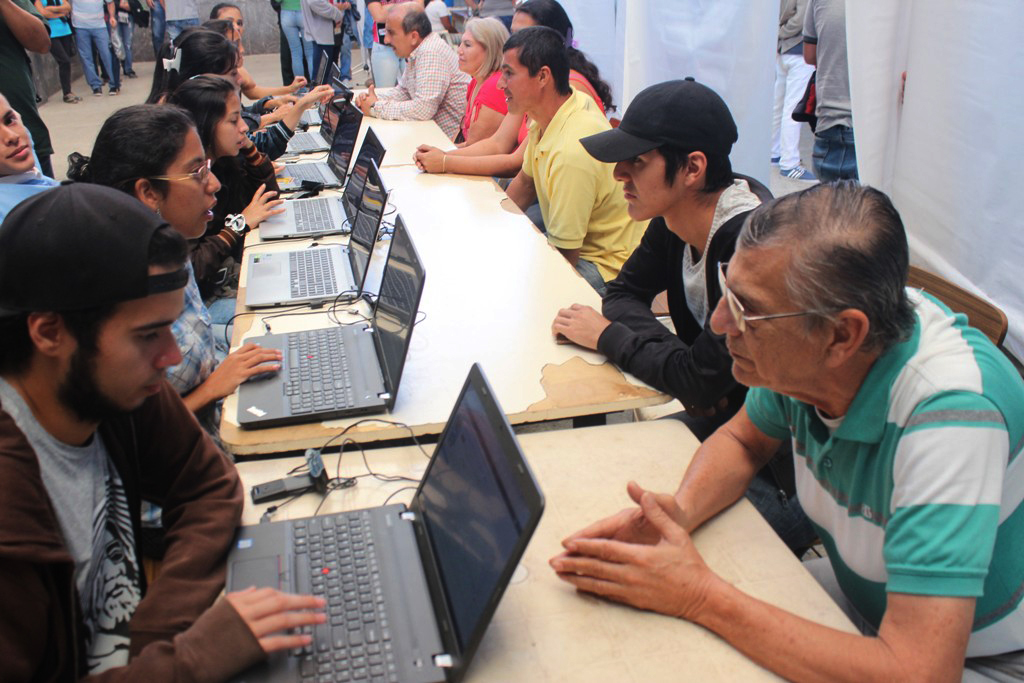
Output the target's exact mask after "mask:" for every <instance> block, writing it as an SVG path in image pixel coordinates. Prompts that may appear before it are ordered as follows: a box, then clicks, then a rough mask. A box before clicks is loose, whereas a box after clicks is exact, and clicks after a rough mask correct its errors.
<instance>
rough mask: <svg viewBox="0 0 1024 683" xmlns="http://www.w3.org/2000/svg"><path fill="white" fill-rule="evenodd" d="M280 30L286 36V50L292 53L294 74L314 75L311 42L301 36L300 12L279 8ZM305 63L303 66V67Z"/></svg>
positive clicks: (303, 29)
mask: <svg viewBox="0 0 1024 683" xmlns="http://www.w3.org/2000/svg"><path fill="white" fill-rule="evenodd" d="M281 30H282V31H284V35H285V37H287V38H288V51H289V52H291V55H292V71H293V72H294V73H295V75H296V76H305V77H306V78H311V77H313V76H316V69H314V68H313V59H314V57H313V43H311V42H309V41H307V40H306V39H305V38H304V37H303V33H304V32H305V28H304V27H303V24H302V12H300V11H298V10H294V9H283V10H281ZM303 64H305V68H303Z"/></svg>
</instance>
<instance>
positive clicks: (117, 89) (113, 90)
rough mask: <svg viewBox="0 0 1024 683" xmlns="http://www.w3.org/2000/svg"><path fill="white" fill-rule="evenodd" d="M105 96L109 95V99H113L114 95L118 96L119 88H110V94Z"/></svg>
mask: <svg viewBox="0 0 1024 683" xmlns="http://www.w3.org/2000/svg"><path fill="white" fill-rule="evenodd" d="M107 94H108V95H110V96H111V97H114V96H116V95H120V94H121V89H120V88H111V89H110V92H109V93H107Z"/></svg>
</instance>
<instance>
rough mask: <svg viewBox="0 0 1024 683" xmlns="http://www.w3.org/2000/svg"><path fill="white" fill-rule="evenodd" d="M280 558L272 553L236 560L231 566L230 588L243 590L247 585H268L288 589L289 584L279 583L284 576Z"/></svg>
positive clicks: (261, 586) (258, 586)
mask: <svg viewBox="0 0 1024 683" xmlns="http://www.w3.org/2000/svg"><path fill="white" fill-rule="evenodd" d="M282 559H283V558H282V557H281V556H279V555H274V556H272V557H261V558H257V559H253V560H245V561H243V562H236V563H235V564H234V565H233V566H232V567H231V586H230V590H235V591H238V590H244V589H246V588H248V587H249V586H256V587H257V588H263V587H265V586H269V587H271V588H278V589H283V590H289V586H283V585H281V580H282V578H284V576H283V575H284V572H283V571H282V570H281V567H282V566H283V564H284V563H283V562H282Z"/></svg>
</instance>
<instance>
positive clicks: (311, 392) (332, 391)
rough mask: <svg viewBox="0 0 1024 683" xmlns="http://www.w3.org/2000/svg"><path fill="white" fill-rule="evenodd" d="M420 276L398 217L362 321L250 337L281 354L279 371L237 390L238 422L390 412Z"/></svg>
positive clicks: (275, 422) (255, 424)
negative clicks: (373, 297) (373, 300)
mask: <svg viewBox="0 0 1024 683" xmlns="http://www.w3.org/2000/svg"><path fill="white" fill-rule="evenodd" d="M365 276H366V273H365V271H364V272H363V273H362V277H364V278H365ZM424 279H425V273H424V271H423V265H422V263H421V262H420V259H419V256H418V255H417V253H416V249H415V248H414V247H413V244H412V239H411V238H410V237H409V231H408V230H406V229H405V224H404V223H403V222H402V221H396V223H395V232H394V236H393V237H392V238H391V248H390V250H389V252H388V258H387V262H386V263H385V265H384V273H383V275H382V276H381V282H380V293H379V295H378V296H377V302H376V304H375V305H374V307H373V314H372V315H371V317H370V320H369V321H368V322H367V323H361V324H354V325H334V326H332V327H328V328H322V329H317V330H304V331H302V332H291V333H289V334H271V335H266V336H263V337H256V338H254V339H250V340H249V341H253V342H256V343H257V344H259V345H260V346H263V347H264V348H270V349H278V350H279V351H281V353H282V356H283V360H282V363H281V370H280V371H279V372H277V373H276V374H273V375H269V376H267V377H264V378H263V379H258V380H255V381H249V382H247V383H245V384H243V385H242V386H240V387H239V388H238V422H239V424H240V425H241V426H242V427H272V426H275V425H284V424H291V423H295V422H316V421H322V420H333V419H335V418H340V417H349V416H352V415H364V414H367V413H382V412H386V411H389V410H391V408H392V407H394V405H395V397H396V396H397V395H398V384H399V381H400V380H401V379H402V369H403V367H404V366H405V356H406V353H408V350H409V340H410V339H411V338H412V329H413V326H414V325H415V323H416V313H417V311H418V309H419V305H420V297H421V296H422V295H423V282H424Z"/></svg>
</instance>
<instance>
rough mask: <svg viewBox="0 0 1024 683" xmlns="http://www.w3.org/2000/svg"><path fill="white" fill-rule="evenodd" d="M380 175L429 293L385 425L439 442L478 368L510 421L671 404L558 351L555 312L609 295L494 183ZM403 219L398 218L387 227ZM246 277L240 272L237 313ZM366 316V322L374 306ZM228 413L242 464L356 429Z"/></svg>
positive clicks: (583, 355)
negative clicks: (240, 419) (275, 423)
mask: <svg viewBox="0 0 1024 683" xmlns="http://www.w3.org/2000/svg"><path fill="white" fill-rule="evenodd" d="M377 123H378V122H377V120H375V119H364V126H365V125H367V124H369V125H373V126H374V129H375V130H376V128H377ZM384 123H389V124H390V123H396V122H384ZM426 123H427V124H429V125H431V126H434V128H435V129H436V128H437V127H436V125H434V124H433V122H426ZM403 125H409V124H408V123H405V124H403ZM416 126H417V128H419V127H422V124H416ZM438 130H439V129H438ZM391 154H392V152H391V150H390V149H389V150H388V155H389V157H390V155H391ZM386 158H388V157H386ZM382 175H383V178H384V181H385V184H386V186H387V187H388V188H389V189H390V190H391V192H392V194H391V199H390V204H391V205H392V206H393V207H395V208H396V210H397V211H398V212H400V213H401V215H402V217H403V219H404V221H405V224H406V226H407V228H408V229H409V232H410V234H411V235H412V238H413V241H414V243H415V245H416V248H417V250H418V252H419V254H420V257H421V259H422V261H423V263H424V266H425V269H426V287H425V291H424V294H423V299H422V302H421V304H420V311H421V313H420V321H419V322H418V323H417V325H416V328H415V330H414V331H413V334H412V342H411V347H410V350H409V355H408V359H407V362H406V365H405V370H404V373H403V376H402V381H401V385H400V388H399V391H398V397H397V401H396V404H395V408H394V410H393V411H392V413H391V414H389V415H381V417H383V418H385V419H388V420H393V421H398V422H401V423H404V424H406V425H409V426H410V427H411V428H412V430H413V432H414V433H416V434H431V433H439V432H440V430H441V427H442V426H443V423H444V420H445V419H446V418H447V416H448V409H449V407H450V406H451V405H452V403H453V402H454V400H455V397H456V396H457V395H458V391H459V389H460V388H461V386H462V382H463V379H464V378H465V377H466V373H467V372H468V370H469V367H470V365H471V364H472V363H474V362H479V363H481V365H482V366H483V368H484V370H485V372H487V375H488V377H489V378H490V380H491V383H492V384H493V386H494V388H495V390H496V391H497V392H498V394H499V396H500V397H501V401H502V405H503V406H504V408H505V411H506V413H507V414H508V415H509V419H510V421H511V422H513V423H522V422H531V421H541V420H552V419H561V418H566V417H577V416H585V415H595V414H602V413H609V412H616V411H621V410H629V409H633V408H639V407H643V406H647V405H653V404H657V403H663V402H664V401H666V400H667V399H668V397H667V396H665V395H664V394H661V393H660V392H658V391H655V390H654V389H652V388H650V387H648V386H647V385H645V384H643V383H642V382H640V381H639V380H636V379H635V378H633V377H631V376H629V375H628V374H624V373H623V372H621V371H620V370H618V369H617V368H615V367H614V366H613V365H612V364H611V363H609V362H608V361H607V360H606V359H605V358H604V356H602V355H600V354H597V353H593V352H590V351H586V350H584V349H581V348H579V347H577V346H573V345H559V344H556V343H555V341H554V339H553V337H552V335H551V331H550V328H551V321H552V320H553V319H554V317H555V314H556V312H557V311H558V309H559V308H562V307H564V306H567V305H570V304H572V303H574V302H579V303H584V304H589V305H591V306H594V307H595V308H598V309H599V308H600V298H599V297H598V296H597V294H596V293H595V292H594V290H593V289H592V288H591V287H590V286H589V285H587V284H586V282H585V281H584V280H583V279H582V278H581V277H579V275H577V273H576V271H575V270H574V269H573V268H572V267H571V266H570V265H569V264H568V263H567V262H566V261H565V259H564V258H563V257H562V256H561V255H560V254H559V253H558V252H557V251H556V250H555V249H553V248H552V247H550V246H549V245H548V243H547V240H546V239H544V237H543V235H541V234H540V233H539V232H538V231H537V230H536V228H534V227H533V224H532V223H530V222H529V220H528V219H527V218H526V217H525V216H524V215H523V214H522V213H521V212H520V211H519V209H518V208H517V207H516V206H515V205H514V204H513V203H512V202H511V201H510V200H509V199H508V198H507V197H506V195H505V193H504V192H502V191H501V189H500V188H499V187H498V186H497V185H496V184H495V183H494V182H493V181H492V180H491V179H490V178H480V177H470V176H454V175H430V174H425V173H422V172H420V171H419V170H418V169H416V167H415V166H411V165H406V166H387V167H385V168H384V169H382ZM394 219H395V214H394V213H392V214H391V215H390V216H385V219H384V220H385V221H386V222H387V221H393V220H394ZM345 239H346V238H337V237H336V238H327V239H325V240H321V242H330V241H342V242H343V241H345ZM258 241H259V231H258V230H255V231H253V232H252V233H250V235H249V236H248V237H247V239H246V248H247V250H251V249H252V248H254V247H253V245H254V244H255V243H257V242H258ZM306 244H308V243H304V242H289V243H286V244H269V243H263V244H260V245H259V247H258V248H259V249H299V248H303V247H304V246H305V245H306ZM375 263H376V267H375V268H374V269H373V270H372V271H371V274H370V278H369V283H368V289H369V290H370V291H376V287H377V283H378V282H379V269H380V268H381V267H382V266H383V259H382V258H377V259H376V262H375ZM374 271H376V272H374ZM246 277H247V271H246V268H245V267H244V265H243V269H242V274H241V289H240V291H239V309H238V310H239V311H240V312H241V311H244V310H245V309H244V307H243V302H244V295H245V294H244V287H245V281H246ZM355 308H358V307H355ZM358 310H361V311H362V313H363V314H364V315H365V314H369V309H368V308H367V307H365V304H362V308H359V309H358ZM276 313H277V312H276V311H273V310H266V309H264V311H261V312H260V313H259V315H246V316H245V317H243V318H239V319H237V320H236V322H235V333H234V334H235V338H234V340H233V342H234V344H236V345H237V344H240V343H242V342H243V341H244V339H245V338H247V337H249V336H254V335H260V334H264V333H265V332H264V330H265V328H264V325H263V324H262V320H263V318H264V317H266V316H275V314H276ZM329 324H330V322H329V321H328V319H327V315H326V313H316V314H312V315H303V316H294V317H277V318H272V322H271V326H272V330H273V331H274V332H275V333H281V332H289V331H294V330H300V329H311V328H315V327H325V326H328V325H329ZM223 415H224V417H223V420H222V423H221V438H222V440H223V441H224V443H225V445H226V446H227V448H228V449H229V450H230V451H231V452H232V453H234V454H236V455H246V454H255V453H271V452H281V451H287V450H294V449H302V448H309V447H316V446H319V445H321V444H323V443H324V442H325V441H326V440H327V439H329V438H330V437H331V436H333V435H335V434H337V433H338V431H339V430H340V429H343V428H345V427H346V426H349V425H351V424H352V422H354V420H351V419H350V420H332V421H328V422H321V423H310V424H303V425H294V426H289V427H278V428H270V429H256V430H243V429H241V428H240V427H238V424H237V418H236V415H237V394H235V395H232V396H230V397H228V398H227V399H226V401H225V403H224V411H223ZM350 434H351V435H352V436H353V438H356V439H359V440H363V441H371V440H383V439H394V438H402V437H405V436H407V435H408V433H407V432H406V431H405V430H404V429H402V428H396V427H394V426H393V425H388V424H384V423H375V424H367V425H362V426H360V427H357V428H355V429H353V430H352V432H350Z"/></svg>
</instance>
